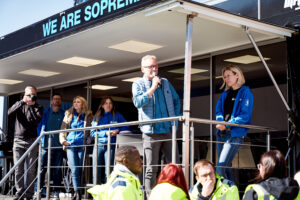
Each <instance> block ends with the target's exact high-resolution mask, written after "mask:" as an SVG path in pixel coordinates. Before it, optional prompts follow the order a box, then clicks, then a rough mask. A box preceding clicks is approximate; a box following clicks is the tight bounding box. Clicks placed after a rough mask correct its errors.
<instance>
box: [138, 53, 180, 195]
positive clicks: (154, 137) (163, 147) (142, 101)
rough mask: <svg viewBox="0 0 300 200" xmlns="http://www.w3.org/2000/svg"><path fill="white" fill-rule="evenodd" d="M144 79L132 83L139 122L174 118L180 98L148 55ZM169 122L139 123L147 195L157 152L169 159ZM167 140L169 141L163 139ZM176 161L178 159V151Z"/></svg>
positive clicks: (145, 57) (155, 173)
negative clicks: (144, 159)
mask: <svg viewBox="0 0 300 200" xmlns="http://www.w3.org/2000/svg"><path fill="white" fill-rule="evenodd" d="M141 71H142V72H143V74H144V76H143V78H141V79H139V80H137V81H135V82H134V83H133V85H132V94H133V103H134V105H135V107H137V109H138V113H139V121H145V120H152V119H159V118H166V117H174V116H179V115H180V99H179V97H178V94H177V93H176V91H175V89H174V88H173V86H172V85H171V83H170V82H169V81H168V80H167V79H165V78H160V77H159V76H157V74H158V65H157V61H156V57H155V56H153V55H147V56H144V57H143V58H142V62H141ZM171 127H172V124H171V122H158V123H155V124H145V125H141V126H140V128H141V131H142V133H143V140H144V143H143V145H144V151H145V156H146V173H145V190H146V192H147V195H149V192H150V191H151V189H152V187H153V186H154V184H155V183H156V177H157V172H158V167H157V165H158V164H159V163H158V160H159V153H160V152H162V153H163V154H164V158H165V162H166V163H170V162H171V159H172V142H171V141H170V139H171V138H172V135H171V133H170V130H171ZM162 140H168V141H162ZM176 152H177V155H176V160H178V151H176Z"/></svg>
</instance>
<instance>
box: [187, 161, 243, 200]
mask: <svg viewBox="0 0 300 200" xmlns="http://www.w3.org/2000/svg"><path fill="white" fill-rule="evenodd" d="M194 173H195V175H196V180H197V183H196V184H195V185H194V186H193V187H192V188H191V189H190V197H191V200H208V199H213V200H219V199H220V200H239V199H240V197H239V191H238V188H237V187H236V186H235V185H234V183H233V182H232V181H230V180H227V179H224V178H223V177H222V176H220V175H219V174H217V173H216V171H215V167H214V164H213V163H211V162H210V161H208V160H205V159H202V160H199V161H198V162H196V164H195V167H194Z"/></svg>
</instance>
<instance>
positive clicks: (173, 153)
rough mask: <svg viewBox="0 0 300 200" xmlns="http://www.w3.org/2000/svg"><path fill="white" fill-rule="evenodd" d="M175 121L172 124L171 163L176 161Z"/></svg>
mask: <svg viewBox="0 0 300 200" xmlns="http://www.w3.org/2000/svg"><path fill="white" fill-rule="evenodd" d="M176 146H177V145H176V122H175V121H173V125H172V163H176Z"/></svg>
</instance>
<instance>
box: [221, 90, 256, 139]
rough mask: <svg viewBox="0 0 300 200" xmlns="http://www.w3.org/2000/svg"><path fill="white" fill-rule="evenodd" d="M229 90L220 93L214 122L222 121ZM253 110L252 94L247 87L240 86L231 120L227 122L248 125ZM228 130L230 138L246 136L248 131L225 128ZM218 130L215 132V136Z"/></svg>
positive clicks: (238, 128) (239, 128) (237, 128)
mask: <svg viewBox="0 0 300 200" xmlns="http://www.w3.org/2000/svg"><path fill="white" fill-rule="evenodd" d="M228 92H229V90H226V91H224V92H223V93H222V95H221V97H220V98H219V100H218V102H217V106H216V120H217V121H224V102H225V99H226V97H227V94H228ZM252 110H253V94H252V92H251V90H250V88H248V87H247V86H244V85H243V86H242V87H241V88H240V89H239V91H238V93H237V95H236V100H235V102H234V106H233V110H232V114H231V118H230V120H229V121H228V122H230V123H235V124H250V123H251V117H252ZM226 128H230V134H231V137H242V136H246V135H247V132H248V129H247V128H241V127H235V126H226ZM218 133H219V129H218V130H217V134H218Z"/></svg>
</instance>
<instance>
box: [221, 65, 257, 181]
mask: <svg viewBox="0 0 300 200" xmlns="http://www.w3.org/2000/svg"><path fill="white" fill-rule="evenodd" d="M222 77H223V85H222V86H221V88H223V87H224V86H225V91H224V92H223V93H222V94H221V97H220V98H219V100H218V102H217V105H216V120H217V121H226V122H230V123H234V124H250V123H251V116H252V110H253V94H252V92H251V90H250V88H249V87H247V86H245V85H244V83H245V78H244V75H243V72H242V70H241V69H240V68H239V67H238V66H236V65H232V64H230V65H228V66H226V67H224V68H223V69H222ZM216 128H217V142H218V143H217V154H218V163H217V167H216V171H217V173H218V174H219V175H221V176H223V177H224V178H226V179H229V180H231V181H233V182H234V176H233V171H232V168H231V166H232V160H233V158H234V156H235V155H236V153H237V152H238V150H239V148H240V144H242V143H243V141H244V137H245V136H246V135H247V132H248V129H247V128H241V127H236V126H228V125H226V126H225V125H223V124H217V125H216Z"/></svg>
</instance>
